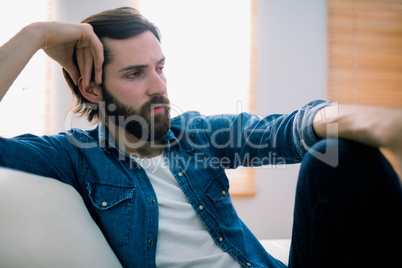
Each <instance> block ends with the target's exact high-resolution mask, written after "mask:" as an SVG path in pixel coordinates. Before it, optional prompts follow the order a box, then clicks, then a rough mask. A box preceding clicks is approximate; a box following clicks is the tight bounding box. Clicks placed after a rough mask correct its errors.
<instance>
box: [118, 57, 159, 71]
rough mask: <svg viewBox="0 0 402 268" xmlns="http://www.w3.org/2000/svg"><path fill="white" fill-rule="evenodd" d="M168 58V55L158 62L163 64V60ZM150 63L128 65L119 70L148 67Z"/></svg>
mask: <svg viewBox="0 0 402 268" xmlns="http://www.w3.org/2000/svg"><path fill="white" fill-rule="evenodd" d="M165 60H166V57H165V56H163V58H162V59H160V60H159V61H158V62H157V64H161V63H162V62H164V61H165ZM148 66H149V65H148V64H139V65H130V66H127V67H124V68H123V69H120V70H119V72H120V73H122V72H126V71H130V70H135V69H145V68H147V67H148Z"/></svg>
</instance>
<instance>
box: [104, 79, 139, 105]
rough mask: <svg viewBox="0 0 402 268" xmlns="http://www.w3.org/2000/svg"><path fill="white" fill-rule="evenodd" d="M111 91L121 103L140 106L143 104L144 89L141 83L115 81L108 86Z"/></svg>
mask: <svg viewBox="0 0 402 268" xmlns="http://www.w3.org/2000/svg"><path fill="white" fill-rule="evenodd" d="M108 89H109V91H110V93H111V94H112V95H113V96H114V97H115V98H116V99H117V100H118V101H119V102H121V103H123V104H125V105H129V106H132V107H134V108H138V107H139V106H140V105H141V100H142V99H143V98H144V97H143V95H144V94H143V93H142V92H143V91H142V90H141V85H137V83H132V82H131V83H130V82H120V83H119V82H114V83H110V87H108Z"/></svg>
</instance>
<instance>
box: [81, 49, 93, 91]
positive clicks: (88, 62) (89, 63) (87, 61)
mask: <svg viewBox="0 0 402 268" xmlns="http://www.w3.org/2000/svg"><path fill="white" fill-rule="evenodd" d="M83 58H84V62H83V68H84V69H83V70H82V71H81V73H82V74H81V76H82V79H84V84H85V85H88V86H89V85H90V84H91V74H92V68H93V63H94V59H93V57H92V54H91V50H90V48H85V49H83Z"/></svg>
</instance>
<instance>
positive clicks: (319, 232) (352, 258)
mask: <svg viewBox="0 0 402 268" xmlns="http://www.w3.org/2000/svg"><path fill="white" fill-rule="evenodd" d="M317 152H318V153H325V152H326V154H324V155H320V154H318V155H317ZM336 154H338V155H339V158H337V157H336V156H337V155H336ZM330 155H331V157H332V159H331V157H330ZM334 157H335V158H334ZM337 159H338V160H339V161H338V163H336V162H337V161H336V160H337ZM334 160H335V161H334ZM328 163H330V164H328ZM401 253H402V188H401V184H400V182H399V179H398V177H397V175H396V173H395V172H394V170H393V169H392V167H391V165H390V164H389V163H388V161H387V160H386V159H385V158H384V157H383V155H382V154H381V153H380V151H379V150H378V149H375V148H372V147H369V146H365V145H362V144H360V143H356V142H352V141H347V140H338V141H337V140H322V141H320V142H318V143H317V144H315V145H314V146H313V147H312V148H311V149H310V151H309V153H307V154H306V156H305V157H304V159H303V162H302V165H301V170H300V175H299V180H298V185H297V190H296V201H295V211H294V222H293V234H292V245H291V251H290V257H289V267H292V268H299V267H304V268H315V267H318V268H327V267H353V268H354V267H402V257H401V255H400V254H401Z"/></svg>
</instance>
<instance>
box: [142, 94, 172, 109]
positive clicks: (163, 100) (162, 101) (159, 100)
mask: <svg viewBox="0 0 402 268" xmlns="http://www.w3.org/2000/svg"><path fill="white" fill-rule="evenodd" d="M169 105H170V101H169V99H168V98H167V97H165V96H162V95H159V96H155V97H153V98H152V99H151V100H149V101H148V102H146V103H145V104H144V105H142V107H141V111H142V112H149V110H150V109H151V108H153V107H155V106H164V107H167V108H168V107H169Z"/></svg>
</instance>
